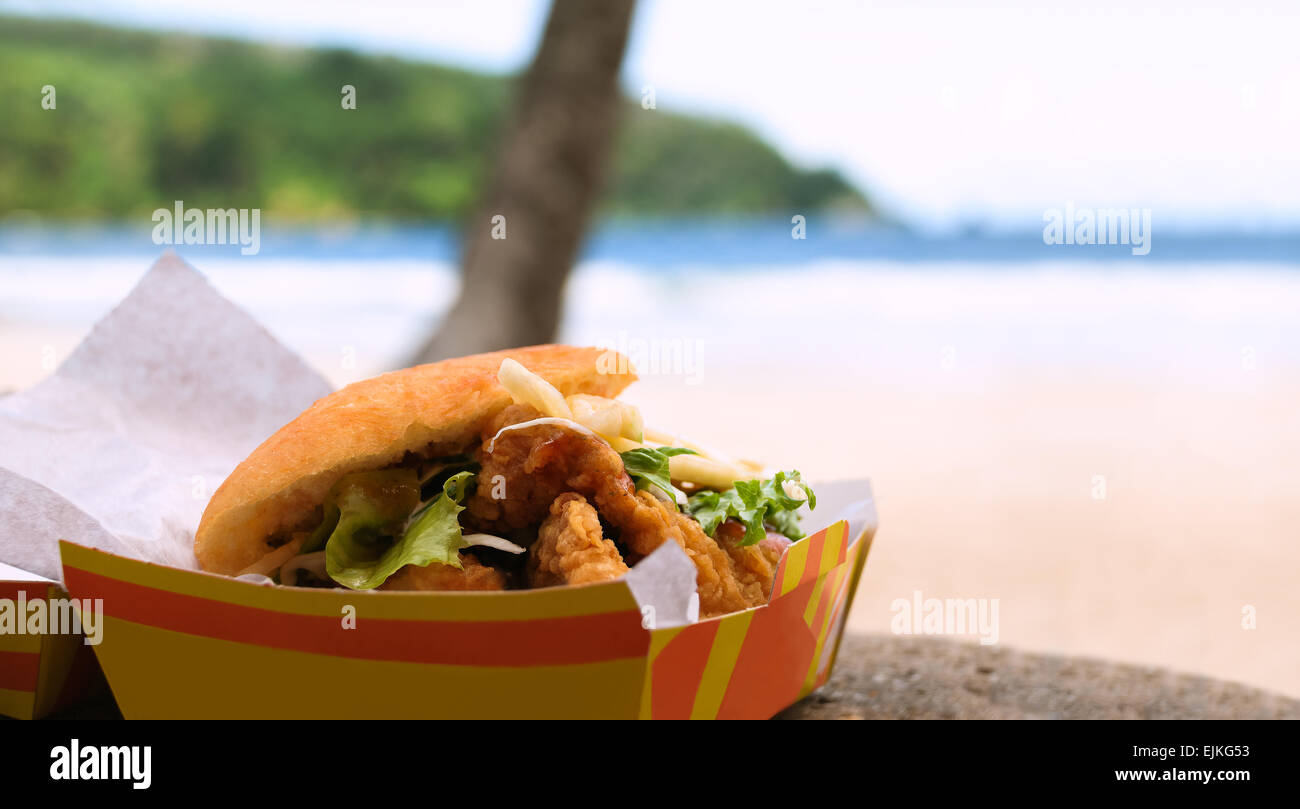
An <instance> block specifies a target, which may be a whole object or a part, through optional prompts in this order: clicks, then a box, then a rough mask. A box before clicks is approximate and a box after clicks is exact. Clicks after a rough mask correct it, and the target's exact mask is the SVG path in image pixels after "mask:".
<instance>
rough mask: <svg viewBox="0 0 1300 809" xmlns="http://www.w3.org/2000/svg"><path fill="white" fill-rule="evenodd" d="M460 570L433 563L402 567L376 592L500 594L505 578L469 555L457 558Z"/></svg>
mask: <svg viewBox="0 0 1300 809" xmlns="http://www.w3.org/2000/svg"><path fill="white" fill-rule="evenodd" d="M460 563H461V569H460V570H457V569H456V568H454V567H452V566H451V565H441V564H438V563H437V562H435V563H433V564H430V565H425V566H424V567H420V566H419V565H405V566H404V567H402V569H401V570H398V571H397V572H396V573H394V574H393V575H391V576H389V577H388V580H387V581H385V582H384V583H383V584H381V585H380V586H379V589H380V590H504V589H506V577H505V574H504V573H502V572H501V571H500V570H498V569H496V568H494V567H489V566H488V565H485V564H483V563H482V562H480V561H479V560H478V557H477V556H475V555H474V554H472V553H462V554H461V555H460Z"/></svg>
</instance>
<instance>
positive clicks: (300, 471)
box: [194, 345, 636, 575]
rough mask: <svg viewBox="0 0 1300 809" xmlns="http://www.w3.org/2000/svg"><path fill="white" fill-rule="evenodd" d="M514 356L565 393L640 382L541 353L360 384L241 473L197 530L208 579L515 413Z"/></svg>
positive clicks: (623, 368) (588, 356)
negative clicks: (510, 388) (333, 501)
mask: <svg viewBox="0 0 1300 809" xmlns="http://www.w3.org/2000/svg"><path fill="white" fill-rule="evenodd" d="M507 357H509V358H511V359H514V360H516V361H518V362H519V363H520V364H522V365H523V366H524V367H525V368H527V369H528V370H530V371H532V372H533V373H535V374H537V375H538V376H540V377H542V378H543V379H545V380H546V381H548V382H550V383H551V384H552V385H554V386H555V387H556V388H558V389H559V391H560V393H562V394H564V395H565V396H571V395H573V394H576V393H589V394H594V395H597V396H606V397H611V398H612V397H614V396H617V395H618V394H619V393H620V392H622V390H623V389H624V388H626V387H627V386H628V385H629V384H630V383H631V382H633V381H634V380H635V379H636V374H635V373H633V372H632V371H631V370H630V365H629V363H628V362H627V361H626V359H625V358H624V357H622V356H621V355H619V354H617V353H615V352H613V351H608V350H606V349H600V348H575V347H573V346H562V345H543V346H531V347H529V348H518V349H510V350H507V351H496V352H493V353H491V354H476V355H474V356H471V357H460V358H457V359H451V360H444V361H442V362H435V363H431V364H429V365H418V366H416V367H414V368H407V369H405V370H402V371H393V372H391V373H387V374H382V375H380V376H377V377H373V378H371V379H366V380H363V381H361V382H356V383H353V384H351V385H348V386H347V387H345V388H343V389H341V390H338V391H335V392H334V393H331V394H330V395H328V396H326V397H324V398H322V399H320V400H318V401H317V402H316V403H315V404H313V405H312V406H311V407H309V408H307V409H306V410H305V411H303V413H302V414H301V415H299V416H298V417H297V418H295V419H294V420H293V421H291V422H289V423H288V424H286V425H285V426H283V427H281V428H280V429H279V430H278V431H277V432H276V433H275V434H274V435H272V436H271V437H270V438H268V439H266V440H265V441H263V442H262V444H261V446H259V447H258V448H257V449H255V450H253V452H252V454H251V455H249V456H248V457H247V458H246V459H245V460H244V462H243V463H241V464H240V465H239V466H237V467H235V471H233V472H231V473H230V477H228V478H226V481H225V482H224V483H222V484H221V487H220V488H219V489H217V492H216V494H214V495H213V496H212V500H211V501H210V502H209V503H208V507H207V509H205V510H204V512H203V519H202V520H201V521H200V522H199V529H198V532H197V533H196V534H195V536H194V553H195V555H196V556H197V557H198V560H199V564H200V565H201V566H202V567H203V569H204V570H210V571H213V572H216V573H223V574H226V575H234V574H236V573H238V572H239V571H241V570H243V569H244V568H246V567H248V566H249V565H251V564H253V563H254V562H256V561H257V560H258V559H261V558H262V557H263V556H265V555H266V553H267V552H268V551H270V550H271V548H270V547H269V546H268V545H267V544H266V540H267V539H268V538H270V537H272V536H274V535H276V534H280V533H284V532H288V531H300V530H310V529H311V528H312V527H314V526H312V525H309V524H308V523H309V522H311V521H312V520H314V519H315V515H316V509H317V507H318V506H319V505H320V504H321V502H322V501H323V500H324V499H325V495H326V493H328V492H329V490H330V487H332V486H333V485H334V484H335V483H336V482H337V481H338V480H339V478H341V477H343V476H344V475H347V474H350V473H352V472H359V471H365V470H373V469H381V468H383V467H386V466H391V465H393V464H396V463H398V462H399V461H401V460H402V458H403V457H405V455H406V453H408V452H412V453H417V454H421V455H426V456H431V457H432V456H437V455H453V454H456V453H459V452H461V451H463V450H464V449H465V448H466V447H467V446H469V445H470V444H471V443H473V442H474V441H475V440H477V438H478V436H479V434H480V433H481V432H482V430H483V428H484V427H485V425H486V424H487V423H488V421H489V420H490V419H491V418H493V417H494V416H495V415H496V414H497V413H498V412H500V411H501V410H502V409H504V408H505V407H506V406H508V405H509V404H511V402H512V399H511V397H510V394H509V393H508V392H507V391H506V389H505V388H504V387H502V386H501V383H499V382H498V381H497V370H498V369H499V368H500V367H501V361H502V360H503V359H506V358H507Z"/></svg>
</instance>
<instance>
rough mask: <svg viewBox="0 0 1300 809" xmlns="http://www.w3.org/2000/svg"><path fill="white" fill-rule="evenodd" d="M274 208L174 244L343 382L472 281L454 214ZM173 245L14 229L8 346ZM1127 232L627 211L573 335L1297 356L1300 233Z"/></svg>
mask: <svg viewBox="0 0 1300 809" xmlns="http://www.w3.org/2000/svg"><path fill="white" fill-rule="evenodd" d="M263 230H264V238H263V240H262V249H261V251H260V252H259V253H258V254H257V255H255V256H241V255H240V254H239V251H238V248H237V247H232V246H225V247H221V246H214V247H182V248H180V249H179V250H178V252H180V253H181V255H182V256H183V257H184V258H185V259H186V260H188V261H189V262H190V263H191V264H192V265H193V266H195V267H196V268H197V269H198V270H200V271H201V272H203V273H204V274H205V275H207V276H208V278H209V279H210V280H211V282H212V283H213V284H214V285H215V286H216V288H217V289H218V290H220V291H221V292H222V293H224V294H225V295H226V296H227V297H229V298H231V299H232V300H234V301H235V302H237V303H239V304H240V305H241V306H243V307H244V308H246V309H248V310H249V311H250V312H251V313H252V314H253V315H254V316H255V317H257V318H258V319H259V320H260V321H261V322H263V323H264V324H265V325H266V326H267V327H268V328H269V329H270V330H271V331H272V333H274V334H275V335H277V336H278V337H279V338H280V339H281V340H283V341H284V342H285V343H286V344H288V345H289V346H291V347H292V348H294V349H296V350H297V351H299V352H300V353H302V354H303V355H305V356H306V357H308V359H309V360H310V361H312V362H313V363H314V364H315V365H317V367H319V368H320V369H321V370H322V372H323V373H325V374H326V375H327V376H329V377H330V378H331V379H332V380H334V381H335V382H338V383H342V382H346V381H350V380H351V379H354V378H360V377H362V376H366V375H369V374H372V373H375V372H378V371H380V370H384V369H387V368H390V367H393V366H396V365H400V364H401V363H402V362H403V361H405V360H406V359H407V358H408V357H409V355H410V352H411V351H412V350H413V348H414V346H416V345H418V343H419V342H420V340H421V339H422V338H423V336H424V335H425V334H426V333H427V332H428V330H429V329H430V328H432V327H433V326H434V325H435V324H436V323H437V321H438V320H439V318H440V317H441V316H442V315H443V313H444V312H445V311H446V309H447V308H448V307H449V306H450V305H451V304H452V302H453V301H454V300H455V295H456V290H457V285H458V281H457V277H456V273H455V259H456V252H457V245H456V241H455V239H454V238H453V237H452V235H451V233H450V232H449V231H447V230H444V229H418V228H402V227H372V226H368V227H365V228H360V229H355V228H334V229H329V230H312V231H305V230H289V229H284V230H276V229H274V228H267V227H264V229H263ZM163 249H164V248H162V247H159V246H156V245H154V244H153V243H152V242H151V241H150V240H149V237H148V232H147V231H143V232H142V230H141V229H140V228H132V229H128V228H122V227H107V226H95V227H85V228H67V227H63V228H55V229H42V228H36V229H32V228H25V229H23V230H18V229H15V228H9V229H0V335H3V338H4V340H5V341H6V343H7V345H5V346H4V347H5V350H6V353H10V354H11V356H10V357H8V358H7V359H8V361H9V364H10V365H12V364H13V362H14V360H15V358H14V357H13V356H12V352H15V351H23V352H28V353H30V352H31V350H32V347H31V343H30V340H29V341H24V339H23V335H25V334H27V335H34V334H37V333H41V334H55V335H65V336H67V337H66V339H63V338H50V339H54V340H55V342H56V343H57V346H56V347H57V349H58V351H60V352H62V351H66V350H67V349H68V348H70V343H71V342H74V341H73V340H72V339H71V336H75V335H77V334H80V333H84V331H85V330H86V329H87V328H89V326H90V325H91V324H92V323H93V322H94V321H95V320H96V319H97V318H98V317H99V316H101V315H102V314H104V313H105V312H107V311H108V309H109V308H111V307H112V305H113V304H114V303H115V302H116V301H117V300H119V299H120V298H121V297H122V296H123V295H125V294H126V292H127V291H129V289H130V288H131V286H132V285H133V284H134V283H135V281H136V280H138V278H139V277H140V276H141V275H142V274H143V273H144V272H145V270H147V268H148V266H149V264H150V263H151V261H152V260H153V259H154V258H155V257H156V256H157V255H158V254H160V253H161V251H162V250H163ZM1127 250H1128V248H1122V247H1121V248H1111V247H1103V248H1090V247H1054V246H1048V245H1044V244H1043V243H1042V240H1041V238H1039V237H1038V234H1033V233H1031V234H1025V235H1021V236H1010V235H999V236H980V235H972V234H967V235H963V236H952V237H945V238H936V237H924V236H918V235H915V234H905V233H900V232H895V231H882V230H875V231H863V230H861V229H837V227H836V226H834V225H831V224H828V225H827V226H826V228H825V230H824V232H819V228H818V227H816V226H813V227H810V229H809V235H808V238H807V239H806V240H803V241H799V240H794V239H791V238H790V234H789V227H788V225H786V224H784V223H780V222H737V223H729V224H713V225H709V226H701V225H674V224H672V223H655V224H641V225H633V224H630V223H620V224H615V225H611V226H608V227H605V228H603V229H601V230H599V231H597V233H596V234H595V235H594V236H593V237H592V239H591V240H590V243H589V245H588V248H587V250H586V252H585V254H584V257H583V259H582V260H581V261H580V263H579V265H578V266H577V268H576V269H575V272H574V274H573V275H572V277H571V279H570V283H569V286H568V289H567V291H566V297H565V310H564V320H563V328H562V334H561V339H563V340H566V341H571V342H577V343H590V344H599V345H610V346H614V347H618V348H620V349H623V350H624V351H626V352H627V353H629V354H631V355H633V358H634V361H636V362H637V364H638V366H641V367H642V368H643V369H644V368H646V367H647V366H649V368H650V370H651V372H653V373H660V374H671V375H675V376H677V377H680V379H681V381H682V382H683V384H687V385H690V384H697V383H699V382H701V381H705V380H707V379H709V378H710V377H712V378H715V379H716V378H719V377H724V376H727V375H729V374H743V375H746V376H749V377H752V375H753V374H754V373H755V372H756V371H757V372H760V373H764V372H767V373H771V375H772V384H780V380H781V379H782V378H797V377H799V375H800V374H807V375H810V376H816V377H818V378H820V379H822V380H827V379H837V380H841V381H842V382H843V384H844V385H845V386H857V385H860V384H863V383H876V382H885V383H892V382H897V383H899V384H902V383H906V384H922V385H924V384H942V385H948V386H952V385H959V386H979V385H981V384H986V383H988V382H990V381H991V380H995V379H997V378H998V377H1000V376H1003V375H1008V374H1016V375H1020V376H1023V375H1025V374H1030V375H1032V376H1035V377H1040V378H1044V379H1062V380H1086V379H1087V378H1088V377H1089V375H1094V374H1110V375H1114V374H1121V375H1127V376H1132V377H1136V378H1142V379H1150V380H1153V381H1159V380H1161V379H1168V378H1176V379H1180V380H1193V381H1196V382H1199V383H1203V384H1205V385H1207V386H1219V387H1223V386H1226V387H1233V386H1240V385H1244V384H1254V383H1255V382H1256V381H1257V380H1258V379H1259V378H1261V377H1265V376H1268V377H1273V376H1276V377H1279V378H1282V377H1286V376H1287V375H1290V376H1294V374H1295V372H1296V371H1297V370H1300V237H1296V236H1287V235H1269V236H1256V237H1248V236H1220V237H1213V236H1195V237H1175V238H1169V239H1165V240H1162V239H1161V238H1160V234H1159V233H1158V232H1157V233H1156V234H1155V238H1154V239H1153V248H1152V251H1151V253H1150V255H1148V256H1143V257H1136V256H1132V255H1131V254H1130V253H1129V252H1127ZM37 342H39V340H38V341H37ZM18 359H19V360H20V361H25V360H29V359H30V358H21V357H20V358H18ZM20 364H22V362H20ZM777 369H780V371H779V372H778V371H777ZM3 381H4V380H0V382H3Z"/></svg>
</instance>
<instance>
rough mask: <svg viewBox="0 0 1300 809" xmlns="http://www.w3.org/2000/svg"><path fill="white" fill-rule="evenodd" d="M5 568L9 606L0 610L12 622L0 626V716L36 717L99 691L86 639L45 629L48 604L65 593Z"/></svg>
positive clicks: (2, 582) (2, 577)
mask: <svg viewBox="0 0 1300 809" xmlns="http://www.w3.org/2000/svg"><path fill="white" fill-rule="evenodd" d="M3 568H4V569H2V570H0V602H8V603H4V604H3V605H0V608H3V609H5V610H7V611H8V615H9V617H10V618H12V620H13V623H10V622H9V621H3V622H0V714H2V715H4V716H9V717H13V718H15V719H39V718H40V717H42V716H46V715H48V714H49V713H51V712H52V711H55V710H58V709H60V708H63V707H66V706H69V705H72V704H74V703H76V702H78V701H80V700H82V699H84V698H86V697H90V696H94V695H97V694H100V693H102V692H103V690H104V676H103V674H102V673H101V672H100V670H99V665H98V663H97V662H96V661H95V656H94V653H93V652H91V647H89V646H87V645H86V643H85V637H84V636H83V635H82V634H80V633H75V634H63V633H54V632H51V631H49V630H50V629H51V628H52V627H51V626H50V624H49V616H50V615H51V612H52V610H51V606H50V605H51V603H52V602H58V601H60V600H64V599H67V598H68V594H67V592H65V591H64V590H63V588H62V587H60V586H59V585H58V584H56V583H54V582H52V581H49V580H48V579H44V578H42V577H40V576H35V575H32V574H28V573H25V572H24V571H19V570H17V569H15V568H11V567H9V566H8V565H5V566H3ZM36 602H45V603H44V605H42V606H39V607H38V606H37V604H36ZM38 612H39V613H40V616H41V617H40V618H39V619H37V618H36V617H35V616H36V614H37V613H38ZM29 618H30V619H31V620H30V621H29V620H28V619H29ZM38 620H39V623H36V621H38ZM18 621H22V624H21V625H19V624H18V623H17V622H18Z"/></svg>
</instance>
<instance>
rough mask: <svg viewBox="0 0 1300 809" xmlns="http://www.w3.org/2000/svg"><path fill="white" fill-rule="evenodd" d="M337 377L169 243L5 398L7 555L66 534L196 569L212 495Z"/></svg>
mask: <svg viewBox="0 0 1300 809" xmlns="http://www.w3.org/2000/svg"><path fill="white" fill-rule="evenodd" d="M329 392H330V386H329V383H327V382H326V381H325V379H324V378H323V377H321V376H320V375H319V374H318V373H316V372H315V371H313V370H312V369H311V368H309V367H308V366H307V365H306V364H305V363H304V362H303V361H302V360H301V359H299V358H298V357H297V356H296V355H295V354H293V353H292V352H291V351H289V350H288V349H286V348H285V347H284V346H282V345H280V343H278V342H277V341H276V340H275V338H274V337H272V336H271V335H270V334H269V333H268V332H267V331H266V329H264V328H263V327H262V326H260V325H258V324H257V323H256V322H255V321H254V320H253V319H252V318H251V317H249V316H248V315H247V314H246V313H245V312H243V311H242V310H241V309H239V308H238V307H237V306H235V305H234V304H232V303H231V302H230V301H228V300H226V299H225V298H223V297H221V295H219V294H218V293H217V292H216V291H215V290H214V289H213V288H212V287H211V286H210V285H209V284H208V282H207V280H206V279H205V278H204V277H203V276H202V275H200V274H199V273H198V272H196V271H195V270H194V269H193V268H191V267H190V266H189V265H187V264H186V263H185V262H183V261H182V260H181V259H180V258H179V257H177V256H176V255H175V254H174V253H172V252H170V251H169V252H168V253H166V254H164V255H163V257H162V258H160V259H159V260H158V262H157V263H156V264H154V266H153V268H152V269H150V270H149V272H148V273H147V274H146V275H145V276H144V278H143V279H142V280H141V281H140V283H139V284H138V285H137V286H136V288H135V289H134V290H132V291H131V293H130V294H129V295H127V297H126V298H125V299H124V300H123V301H122V302H121V303H120V304H119V305H118V306H117V308H115V309H114V310H113V311H112V312H110V313H109V314H108V315H107V316H106V317H104V319H103V320H101V321H100V322H99V323H98V324H96V325H95V327H94V329H93V330H92V331H91V333H90V334H89V336H87V337H86V339H85V340H84V341H83V342H82V343H81V345H79V346H78V347H77V349H76V350H75V351H74V352H73V353H72V355H71V356H69V357H68V359H67V360H66V361H65V362H64V363H63V365H61V366H60V367H59V368H58V369H57V370H56V371H55V372H54V374H53V375H51V376H50V377H49V378H47V379H45V380H44V381H42V382H41V383H39V384H37V385H36V386H34V387H33V388H31V389H29V390H27V391H24V392H21V393H16V394H13V395H10V396H5V397H0V563H7V564H9V565H13V566H15V567H17V568H20V569H23V570H26V571H29V572H32V573H36V574H39V575H41V576H45V577H47V578H51V579H55V580H61V579H62V571H61V569H60V565H59V551H58V540H60V539H67V540H69V541H72V542H77V543H78V544H82V545H89V546H92V547H96V548H100V549H103V550H106V551H110V552H113V553H119V554H123V555H126V556H131V557H135V558H137V559H144V560H147V561H151V562H158V563H161V564H165V565H171V566H173V567H185V568H197V563H196V562H195V559H194V552H193V537H194V529H195V528H196V527H197V526H198V522H199V517H200V516H202V514H203V509H204V507H205V506H206V505H207V502H208V498H209V497H211V495H212V492H213V490H215V488H216V487H217V486H218V485H219V484H220V483H221V481H222V480H224V479H225V477H226V475H228V474H229V473H230V471H231V470H232V469H234V468H235V466H236V465H237V464H238V463H239V462H240V461H241V460H243V459H244V457H245V456H247V455H248V453H250V452H251V451H252V450H253V448H254V447H256V446H257V445H258V444H259V443H261V442H262V441H263V440H264V439H265V438H266V437H267V436H269V435H271V433H273V432H275V431H276V430H277V429H279V428H280V427H281V426H282V425H284V424H285V423H286V422H288V421H290V420H291V419H293V417H294V416H296V415H298V413H300V412H301V411H302V410H304V409H306V408H307V407H308V406H309V405H310V404H311V403H312V402H313V401H315V400H316V399H318V398H320V397H321V396H324V395H325V394H327V393H329Z"/></svg>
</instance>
